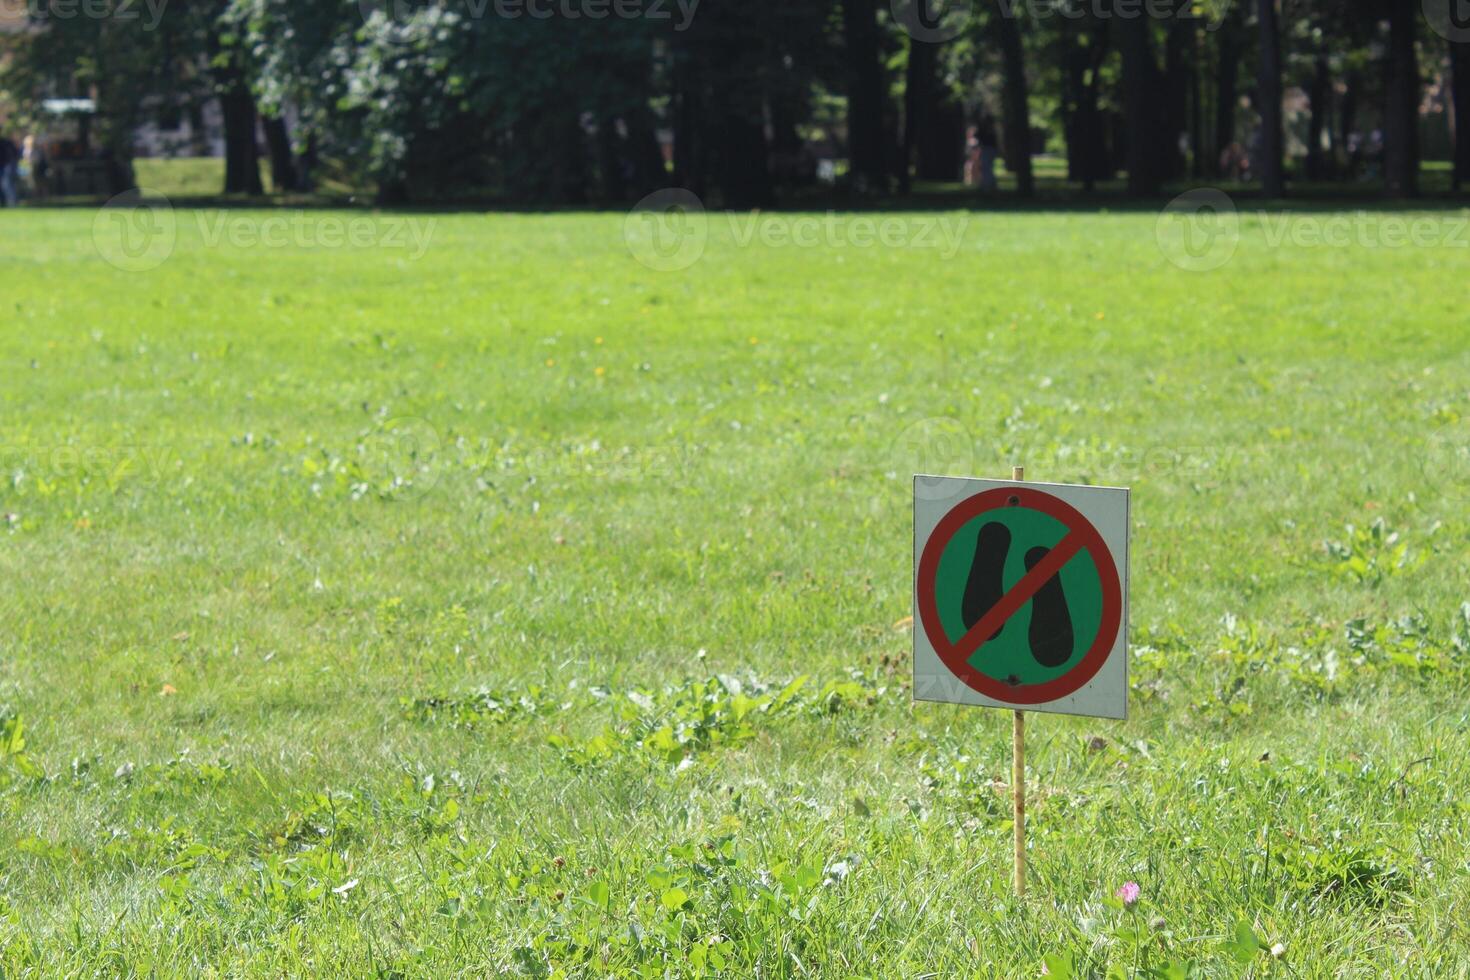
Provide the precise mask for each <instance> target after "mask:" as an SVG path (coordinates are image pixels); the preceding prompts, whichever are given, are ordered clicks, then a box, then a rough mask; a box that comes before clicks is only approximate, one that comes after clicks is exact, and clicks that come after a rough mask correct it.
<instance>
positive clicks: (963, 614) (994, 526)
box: [960, 521, 1011, 643]
mask: <svg viewBox="0 0 1470 980" xmlns="http://www.w3.org/2000/svg"><path fill="white" fill-rule="evenodd" d="M1010 551H1011V529H1010V528H1008V527H1006V526H1005V525H1004V524H1000V523H997V522H995V521H992V522H990V523H989V524H986V525H985V526H984V527H982V528H981V529H980V535H979V537H977V538H976V539H975V560H974V561H973V562H972V563H971V565H970V578H969V581H967V582H966V583H965V598H964V602H963V604H962V605H961V606H960V621H961V622H963V623H964V624H965V629H966V631H969V630H972V629H974V628H975V624H976V623H978V622H980V620H981V618H983V617H984V615H985V614H986V613H988V612H990V610H991V609H994V608H995V604H996V603H997V602H1000V598H1001V596H1003V595H1004V594H1005V582H1003V581H1002V575H1003V573H1004V572H1005V567H1006V555H1008V554H1010ZM1001 628H1002V629H1004V628H1005V627H1004V626H1002V627H1001ZM999 635H1000V630H996V631H995V632H994V633H992V634H990V635H989V636H987V637H986V638H985V642H987V643H989V642H990V641H991V640H993V639H995V638H996V637H997V636H999Z"/></svg>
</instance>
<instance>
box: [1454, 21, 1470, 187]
mask: <svg viewBox="0 0 1470 980" xmlns="http://www.w3.org/2000/svg"><path fill="white" fill-rule="evenodd" d="M1450 90H1451V100H1452V102H1453V106H1452V107H1451V110H1452V112H1453V115H1451V116H1450V120H1451V124H1452V125H1453V126H1454V128H1455V171H1454V176H1453V178H1452V180H1453V185H1454V189H1455V190H1457V191H1458V190H1459V189H1460V188H1461V186H1463V185H1464V184H1465V182H1466V181H1470V41H1459V42H1453V43H1451V44H1450Z"/></svg>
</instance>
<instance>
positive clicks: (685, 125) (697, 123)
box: [674, 51, 709, 198]
mask: <svg viewBox="0 0 1470 980" xmlns="http://www.w3.org/2000/svg"><path fill="white" fill-rule="evenodd" d="M702 74H703V73H702V72H701V71H700V62H699V60H698V59H697V58H696V57H695V53H694V52H693V51H687V52H684V53H683V55H682V56H681V57H680V58H679V60H678V62H677V63H676V67H675V69H674V88H675V92H676V108H675V112H674V184H675V185H676V186H679V187H682V188H684V189H685V190H687V191H690V192H692V193H693V194H694V195H695V196H696V197H699V198H703V197H704V195H705V190H706V186H707V182H706V176H707V173H708V160H709V154H708V151H707V147H706V128H705V124H704V118H705V117H704V90H703V87H702V86H703V79H702Z"/></svg>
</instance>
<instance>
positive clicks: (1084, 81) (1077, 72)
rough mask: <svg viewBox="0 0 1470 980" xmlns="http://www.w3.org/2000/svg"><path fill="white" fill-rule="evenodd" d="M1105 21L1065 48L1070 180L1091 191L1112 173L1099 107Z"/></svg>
mask: <svg viewBox="0 0 1470 980" xmlns="http://www.w3.org/2000/svg"><path fill="white" fill-rule="evenodd" d="M1107 41H1108V31H1107V25H1106V24H1105V23H1098V24H1096V25H1094V26H1093V27H1092V28H1091V29H1090V30H1089V31H1088V32H1086V33H1083V34H1082V35H1080V36H1079V37H1077V38H1075V39H1069V40H1068V43H1067V45H1066V47H1065V51H1066V63H1065V65H1064V66H1063V67H1064V69H1065V71H1066V90H1065V95H1064V99H1065V105H1064V110H1063V125H1064V126H1065V127H1066V139H1067V179H1068V180H1072V181H1076V182H1079V183H1081V184H1082V186H1083V189H1084V190H1087V191H1091V190H1092V189H1093V187H1094V186H1095V184H1096V182H1097V181H1099V180H1106V179H1107V178H1109V177H1111V176H1112V168H1111V167H1110V166H1109V161H1108V147H1107V140H1106V138H1105V137H1104V126H1103V117H1102V113H1101V112H1100V111H1099V109H1098V87H1099V84H1100V83H1101V69H1102V63H1103V60H1104V59H1105V58H1106V57H1107V53H1108V43H1107Z"/></svg>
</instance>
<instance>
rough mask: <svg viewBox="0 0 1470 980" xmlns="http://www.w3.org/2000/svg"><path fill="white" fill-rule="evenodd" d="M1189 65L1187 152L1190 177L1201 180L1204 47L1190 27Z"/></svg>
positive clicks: (1203, 145) (1203, 150) (1203, 139)
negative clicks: (1201, 87)
mask: <svg viewBox="0 0 1470 980" xmlns="http://www.w3.org/2000/svg"><path fill="white" fill-rule="evenodd" d="M1189 53H1190V65H1189V150H1190V176H1191V177H1193V178H1194V179H1195V180H1203V179H1204V176H1205V116H1204V106H1203V105H1202V103H1201V94H1200V85H1201V84H1202V81H1203V80H1202V78H1201V76H1202V75H1203V74H1204V72H1203V71H1201V68H1200V65H1201V62H1202V60H1203V58H1204V53H1205V52H1204V45H1203V44H1202V43H1201V42H1200V34H1199V31H1196V30H1194V28H1193V26H1192V25H1191V27H1190V46H1189Z"/></svg>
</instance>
